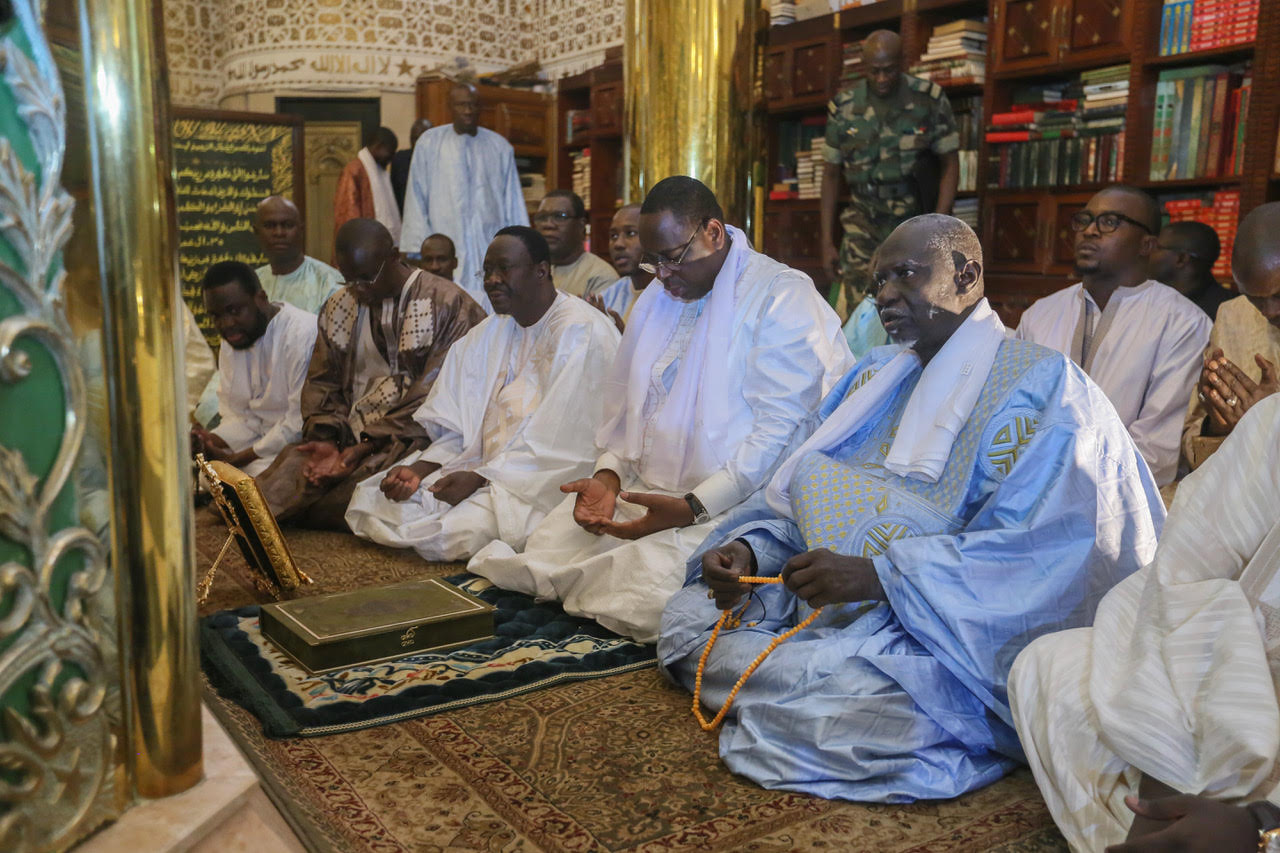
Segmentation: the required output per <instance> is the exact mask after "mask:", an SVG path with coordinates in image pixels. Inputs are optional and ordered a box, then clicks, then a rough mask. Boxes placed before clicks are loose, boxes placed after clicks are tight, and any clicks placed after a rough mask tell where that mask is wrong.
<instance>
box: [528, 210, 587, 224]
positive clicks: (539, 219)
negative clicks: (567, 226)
mask: <svg viewBox="0 0 1280 853" xmlns="http://www.w3.org/2000/svg"><path fill="white" fill-rule="evenodd" d="M577 218H578V217H577V216H575V215H574V214H572V213H570V212H569V211H567V210H543V211H540V212H538V213H535V214H534V215H533V221H534V223H535V224H538V225H541V224H542V223H544V222H568V221H569V220H570V219H577Z"/></svg>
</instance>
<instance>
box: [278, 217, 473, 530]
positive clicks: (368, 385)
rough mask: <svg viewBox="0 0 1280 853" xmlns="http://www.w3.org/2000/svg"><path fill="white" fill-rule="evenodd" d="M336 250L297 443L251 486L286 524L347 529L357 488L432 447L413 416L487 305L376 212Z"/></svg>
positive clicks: (354, 224)
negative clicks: (417, 254)
mask: <svg viewBox="0 0 1280 853" xmlns="http://www.w3.org/2000/svg"><path fill="white" fill-rule="evenodd" d="M334 254H335V255H336V257H337V261H338V268H339V270H341V272H342V275H343V278H344V279H345V280H346V285H345V286H344V287H343V288H342V289H341V290H339V291H338V292H337V293H335V294H334V295H333V296H331V297H329V299H328V301H326V302H325V303H324V305H323V306H322V307H321V309H320V317H319V333H318V334H317V336H316V345H315V351H314V352H313V353H312V356H311V366H310V368H309V369H308V372H307V381H306V384H305V385H303V386H302V443H301V444H292V445H289V446H288V447H286V448H284V449H283V450H281V451H280V455H279V456H277V457H276V460H275V462H273V463H272V464H271V467H270V468H268V469H267V470H266V471H264V472H263V473H262V475H261V476H259V477H258V485H259V487H260V488H261V489H262V494H263V496H264V497H265V498H266V500H267V504H268V505H269V506H270V507H271V511H272V512H273V513H274V514H275V516H276V518H277V519H278V520H279V521H281V522H282V523H286V524H288V523H293V524H297V525H300V526H306V527H318V528H326V529H331V530H347V529H348V528H347V523H346V522H345V521H344V520H343V515H344V514H345V513H346V511H347V504H348V503H349V502H350V500H351V493H352V492H353V491H354V490H355V487H356V484H357V483H359V482H360V481H361V480H363V479H365V478H367V477H369V476H370V475H371V474H374V473H375V472H377V471H382V470H385V469H386V468H389V467H390V466H391V465H393V464H395V462H396V461H397V460H399V459H402V458H403V457H405V456H406V455H408V454H409V453H412V452H413V451H415V450H421V449H422V448H424V447H426V446H427V444H429V443H430V437H429V436H428V435H427V432H426V430H424V429H423V428H422V426H421V425H420V424H418V423H417V422H415V421H414V420H413V413H414V412H416V411H417V410H418V407H419V406H420V405H422V401H423V399H424V398H425V397H426V396H427V393H428V392H430V391H431V386H432V383H434V382H435V380H436V377H437V375H438V374H439V373H440V366H441V364H443V363H444V357H445V353H447V352H448V351H449V347H450V346H451V345H452V344H453V343H454V342H455V341H457V340H459V339H460V338H462V336H463V335H465V334H466V333H467V332H468V331H470V330H471V328H472V327H473V326H475V325H477V324H478V323H479V322H480V321H481V320H483V319H484V317H485V313H484V309H483V308H481V307H480V306H479V305H477V304H476V302H475V300H474V299H472V298H471V297H470V296H468V295H467V294H466V292H465V291H463V290H462V289H461V288H460V287H458V285H456V284H454V283H453V282H451V281H446V280H445V279H442V278H439V277H437V276H434V275H431V274H429V273H426V272H423V271H422V270H420V269H416V268H414V267H411V266H409V265H408V264H407V263H405V262H404V261H402V260H401V259H400V255H399V252H397V251H396V247H395V244H394V243H393V241H392V240H391V234H390V232H388V231H387V229H386V228H385V227H384V226H383V225H382V224H381V223H379V222H377V221H376V220H373V219H352V220H351V221H349V222H347V223H346V224H345V225H343V226H342V227H341V228H340V229H338V235H337V241H336V246H335V249H334Z"/></svg>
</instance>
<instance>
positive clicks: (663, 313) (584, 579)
mask: <svg viewBox="0 0 1280 853" xmlns="http://www.w3.org/2000/svg"><path fill="white" fill-rule="evenodd" d="M640 241H641V243H642V245H643V246H644V256H643V258H642V260H641V268H642V269H644V270H646V271H647V272H649V273H652V274H653V275H654V276H655V277H656V279H657V281H658V282H659V283H660V284H659V286H650V287H648V288H647V289H646V290H645V292H644V293H643V294H642V295H641V296H640V299H639V300H638V301H637V302H636V306H635V308H634V310H633V311H632V315H631V323H630V324H629V325H628V327H627V331H626V333H625V334H624V335H623V338H622V344H621V346H620V348H619V350H618V356H617V358H616V359H614V362H613V365H612V367H609V368H606V370H607V373H606V381H605V383H604V386H603V396H604V406H605V408H604V415H603V421H602V423H601V426H600V429H599V431H598V432H597V433H596V436H595V445H596V446H597V447H598V448H599V449H600V451H601V452H600V454H599V456H598V457H597V458H596V459H595V464H594V466H593V468H592V471H593V473H592V474H591V476H589V477H585V478H582V479H578V480H573V481H571V482H567V483H565V484H564V485H562V486H561V491H563V492H564V493H565V494H566V495H567V497H565V498H564V500H563V501H562V502H561V503H560V505H559V506H557V507H556V508H555V509H553V510H552V511H551V513H550V514H548V515H547V517H546V519H544V520H543V522H542V523H541V524H539V525H538V526H537V528H535V529H534V530H533V532H532V533H531V534H530V535H529V539H528V542H527V543H526V545H525V549H524V553H522V554H517V553H515V551H514V550H513V549H512V548H511V547H510V546H509V545H507V544H506V543H503V542H494V543H492V544H491V545H489V546H488V547H486V548H485V549H484V550H482V551H481V552H480V553H478V554H476V556H475V557H474V558H473V559H472V560H471V563H470V564H469V565H468V569H469V570H470V571H472V572H474V573H476V574H478V575H482V576H484V577H486V578H488V579H489V580H491V581H493V582H494V583H496V584H498V585H499V586H503V587H506V588H508V589H514V590H518V591H520V592H525V593H528V594H531V595H536V596H538V597H539V598H555V599H559V600H560V601H562V602H564V607H565V610H567V611H568V612H570V613H572V614H575V615H579V616H587V617H591V618H593V619H596V620H597V621H598V622H600V624H602V625H604V626H605V627H606V628H609V629H610V630H612V631H616V632H618V633H620V634H626V635H628V636H631V637H634V638H636V639H638V640H640V641H642V642H653V641H654V640H656V639H657V635H658V619H659V616H660V615H661V613H662V606H663V604H664V603H665V602H666V600H667V597H668V596H669V595H671V593H673V592H674V591H675V590H677V589H678V588H679V587H680V583H681V581H682V580H683V578H684V568H683V567H684V561H685V560H686V559H687V558H688V556H689V554H691V553H692V552H693V549H694V548H696V547H697V546H698V544H699V543H700V542H701V541H702V540H703V539H704V538H705V537H706V535H707V534H708V533H709V532H710V531H711V528H712V527H713V526H714V524H715V520H716V519H717V518H718V517H719V516H721V515H722V514H723V513H725V512H726V511H728V510H729V509H730V508H731V507H733V506H735V505H736V504H738V503H740V502H741V501H743V500H744V499H745V498H746V497H747V496H748V495H750V494H751V493H752V492H754V491H756V490H757V489H759V488H760V487H761V486H762V485H764V482H765V480H766V479H767V478H768V476H769V474H770V473H772V471H773V469H774V467H775V466H776V465H777V463H778V461H779V457H780V456H781V455H782V452H783V450H784V449H785V448H786V446H787V442H788V441H789V440H790V439H791V435H792V433H794V432H795V429H796V425H797V424H798V423H799V422H800V421H801V420H802V419H804V418H805V417H806V416H807V415H808V413H809V412H811V411H812V410H813V409H814V407H815V406H817V404H818V402H819V401H820V400H821V399H822V396H823V394H824V393H825V392H826V391H827V389H828V388H829V387H830V386H831V384H832V383H833V382H835V380H836V379H837V378H838V377H839V376H840V375H842V374H843V373H844V371H845V370H846V369H847V368H848V366H849V364H850V363H851V362H852V358H851V356H850V355H849V347H848V344H846V343H845V340H844V336H843V334H841V332H840V321H839V319H838V318H837V317H836V315H835V312H834V311H832V310H831V308H830V306H828V305H827V304H826V303H825V302H824V301H823V299H822V297H821V296H819V295H818V292H817V291H816V290H815V289H814V287H813V282H812V281H811V280H810V279H809V277H808V276H806V275H804V274H803V273H800V272H797V271H795V270H793V269H790V268H788V267H786V266H783V265H782V264H780V263H778V262H777V261H774V260H771V259H769V258H767V257H765V256H764V255H761V254H759V253H758V252H755V251H753V250H752V249H751V247H750V246H749V245H748V243H747V236H746V234H744V233H743V232H742V231H740V230H738V229H737V228H734V227H733V226H732V225H726V224H725V222H724V213H723V212H722V211H721V210H720V205H719V203H718V202H717V201H716V197H715V194H714V193H712V192H711V190H710V189H708V188H707V187H706V186H705V185H704V184H702V183H701V182H699V181H697V180H694V179H693V178H689V177H685V176H676V177H670V178H666V179H665V180H662V181H659V182H658V183H657V184H656V185H655V186H654V187H653V189H652V190H651V191H650V192H649V195H648V196H647V197H646V198H645V201H644V205H643V206H642V207H641V209H640Z"/></svg>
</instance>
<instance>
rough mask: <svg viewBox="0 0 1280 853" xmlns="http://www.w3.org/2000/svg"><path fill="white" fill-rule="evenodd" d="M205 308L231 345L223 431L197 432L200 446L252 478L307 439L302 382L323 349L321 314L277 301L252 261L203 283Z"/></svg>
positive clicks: (223, 357) (224, 363)
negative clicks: (317, 351)
mask: <svg viewBox="0 0 1280 853" xmlns="http://www.w3.org/2000/svg"><path fill="white" fill-rule="evenodd" d="M201 287H202V288H203V289H204V307H205V310H206V311H208V312H209V316H210V317H211V318H213V322H214V325H215V326H216V327H217V329H218V334H219V335H221V336H222V343H223V344H224V346H223V347H222V348H221V350H220V351H219V353H218V375H219V376H220V377H221V381H220V383H219V385H218V411H219V412H220V413H221V415H222V421H221V422H220V423H219V424H218V427H217V429H216V430H213V431H210V430H206V429H203V428H201V427H199V426H196V427H193V428H192V430H191V437H192V442H191V443H192V447H193V448H194V449H195V450H196V451H198V452H203V453H204V455H205V456H206V457H207V458H209V459H220V460H222V461H223V462H227V463H229V464H231V465H234V466H236V467H237V468H239V469H240V470H242V471H244V472H245V473H246V474H249V475H250V476H255V475H257V474H260V473H262V472H263V471H265V470H266V469H267V466H268V465H270V464H271V463H272V462H273V461H274V460H275V458H276V454H277V453H279V452H280V451H281V449H283V448H284V447H285V445H288V444H293V443H294V442H296V441H297V440H298V439H299V438H301V437H302V409H301V398H302V384H303V382H305V381H306V379H307V365H308V364H310V363H311V350H312V348H313V347H314V346H315V344H316V315H315V314H311V313H309V312H307V311H303V310H302V309H301V308H295V307H294V306H293V305H290V304H289V303H288V302H272V301H270V300H269V299H268V298H267V292H266V291H265V290H263V289H262V283H261V282H260V281H259V280H258V275H257V273H255V272H254V271H253V268H252V267H250V266H249V265H248V264H243V263H241V262H240V261H221V262H219V263H216V264H214V265H213V266H211V267H209V269H208V270H207V271H206V272H205V274H204V280H203V281H202V282H201Z"/></svg>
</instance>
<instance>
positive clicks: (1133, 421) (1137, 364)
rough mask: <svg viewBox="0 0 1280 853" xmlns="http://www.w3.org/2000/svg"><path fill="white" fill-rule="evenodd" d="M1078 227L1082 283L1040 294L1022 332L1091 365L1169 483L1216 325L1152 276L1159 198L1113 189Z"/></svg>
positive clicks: (1080, 216)
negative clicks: (1150, 265) (1150, 266)
mask: <svg viewBox="0 0 1280 853" xmlns="http://www.w3.org/2000/svg"><path fill="white" fill-rule="evenodd" d="M1071 228H1072V230H1074V231H1075V235H1076V238H1075V269H1076V274H1077V275H1079V276H1080V284H1074V285H1072V286H1071V287H1068V288H1066V289H1065V290H1060V291H1058V292H1057V293H1055V294H1053V295H1051V296H1046V297H1044V298H1043V299H1040V300H1037V301H1036V303H1035V304H1033V305H1032V306H1031V307H1030V308H1028V309H1027V311H1026V313H1024V314H1023V315H1022V322H1021V323H1020V324H1019V325H1018V337H1020V338H1022V339H1023V340H1026V341H1034V342H1035V343H1038V344H1041V345H1042V346H1047V347H1049V348H1051V349H1056V350H1057V351H1058V352H1060V353H1062V354H1063V355H1066V356H1068V357H1069V358H1071V360H1072V361H1074V362H1075V363H1076V364H1078V365H1080V366H1081V367H1082V368H1084V371H1085V373H1087V374H1089V377H1090V378H1091V379H1093V381H1094V382H1097V383H1098V386H1099V387H1100V388H1102V390H1103V391H1104V392H1105V393H1106V395H1107V397H1109V398H1110V399H1111V402H1112V403H1113V404H1114V405H1115V407H1116V411H1117V412H1119V414H1120V420H1122V421H1123V422H1124V425H1125V427H1126V428H1127V429H1128V430H1129V435H1131V436H1133V440H1134V442H1135V443H1136V444H1137V445H1138V450H1139V451H1141V452H1142V457H1143V458H1144V459H1146V460H1147V464H1148V465H1150V466H1151V472H1152V473H1153V474H1155V477H1156V482H1157V483H1159V484H1160V485H1161V486H1164V485H1166V484H1168V483H1170V482H1172V481H1173V479H1174V476H1175V475H1176V474H1177V471H1178V447H1179V445H1180V443H1181V436H1182V423H1183V419H1184V417H1185V416H1186V413H1187V401H1188V400H1190V399H1191V391H1192V388H1193V387H1194V386H1195V382H1196V376H1197V375H1198V374H1199V372H1200V366H1201V355H1202V354H1203V353H1204V349H1205V346H1206V345H1207V344H1208V343H1209V329H1210V327H1211V326H1212V323H1211V322H1210V321H1209V318H1208V316H1206V315H1205V313H1204V312H1203V311H1201V310H1200V309H1199V308H1198V307H1197V306H1196V304H1195V303H1194V302H1192V301H1191V300H1190V299H1187V298H1186V297H1185V296H1183V295H1182V294H1181V293H1178V291H1176V290H1174V289H1173V288H1172V287H1168V286H1166V285H1163V284H1161V283H1160V282H1158V281H1153V280H1152V279H1149V278H1147V267H1148V260H1149V258H1150V256H1151V252H1152V251H1153V250H1154V249H1155V247H1156V233H1157V232H1158V231H1159V230H1160V209H1159V207H1158V206H1157V205H1156V202H1155V199H1153V198H1151V196H1149V195H1147V194H1146V193H1145V192H1143V191H1142V190H1140V189H1136V188H1134V187H1128V186H1123V185H1120V186H1114V187H1108V188H1107V189H1105V190H1102V191H1101V192H1099V193H1097V194H1096V195H1095V196H1094V197H1093V198H1091V199H1089V203H1088V205H1086V206H1085V208H1084V209H1083V210H1081V211H1079V212H1077V213H1076V214H1075V215H1074V216H1072V217H1071Z"/></svg>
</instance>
